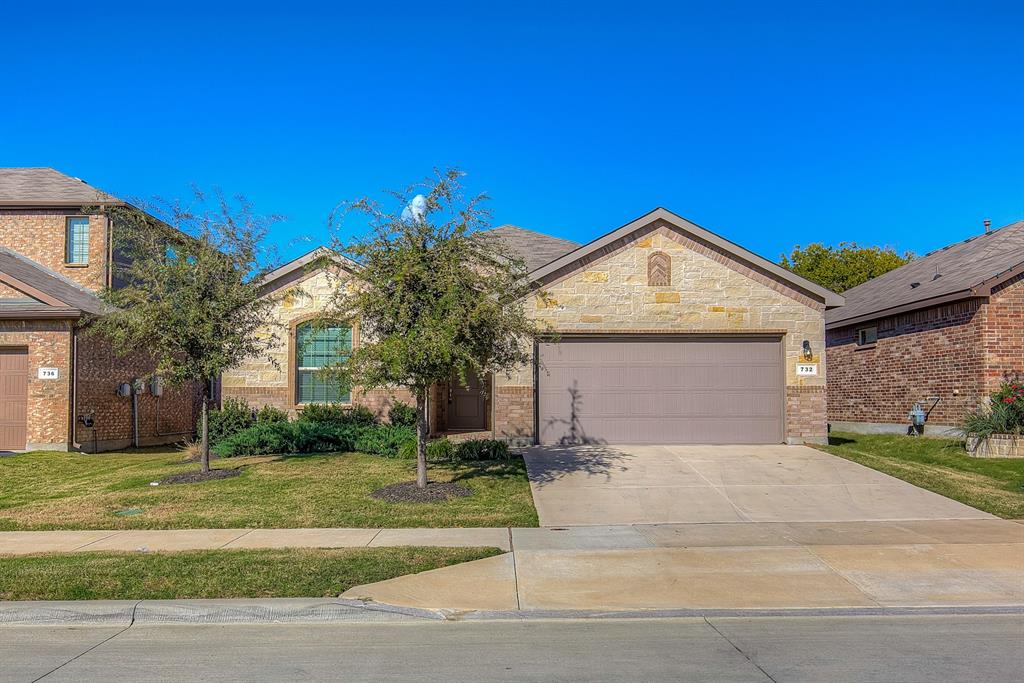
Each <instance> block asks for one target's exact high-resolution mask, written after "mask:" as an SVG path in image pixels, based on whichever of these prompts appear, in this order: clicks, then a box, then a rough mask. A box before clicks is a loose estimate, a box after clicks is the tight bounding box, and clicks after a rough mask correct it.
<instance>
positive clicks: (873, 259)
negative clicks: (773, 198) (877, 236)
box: [779, 242, 914, 293]
mask: <svg viewBox="0 0 1024 683" xmlns="http://www.w3.org/2000/svg"><path fill="white" fill-rule="evenodd" d="M913 258H914V254H913V252H909V251H907V252H904V253H903V255H902V256H901V255H900V254H898V253H896V250H895V249H893V248H891V247H862V246H860V245H858V244H857V243H856V242H840V243H839V246H836V247H832V246H825V245H824V244H821V243H819V242H815V243H813V244H808V245H807V246H806V247H801V246H800V245H797V246H795V247H793V252H792V253H791V254H790V255H789V256H786V255H785V254H783V255H782V258H781V259H780V260H779V265H781V266H783V267H784V268H788V269H789V270H791V271H793V272H794V273H796V274H797V275H800V276H801V277H805V278H807V279H808V280H810V281H811V282H816V283H818V284H819V285H821V286H822V287H825V288H827V289H831V290H832V291H833V292H839V293H842V292H845V291H846V290H848V289H850V288H852V287H856V286H857V285H860V284H863V283H865V282H867V281H868V280H870V279H872V278H876V277H878V276H879V275H882V274H884V273H888V272H889V271H890V270H893V269H894V268H899V267H900V266H902V265H903V264H905V263H908V262H909V261H911V260H912V259H913Z"/></svg>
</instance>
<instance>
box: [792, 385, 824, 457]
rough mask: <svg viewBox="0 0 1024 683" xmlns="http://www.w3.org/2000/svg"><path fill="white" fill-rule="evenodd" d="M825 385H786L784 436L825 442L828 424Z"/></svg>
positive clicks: (796, 439) (798, 439)
mask: <svg viewBox="0 0 1024 683" xmlns="http://www.w3.org/2000/svg"><path fill="white" fill-rule="evenodd" d="M825 394H826V392H825V387H795V386H790V387H786V437H787V438H788V439H791V440H794V441H811V442H816V443H817V442H821V443H823V442H825V441H827V440H828V426H827V424H826V422H825V421H824V420H822V419H821V416H822V415H824V414H825V411H826V396H825Z"/></svg>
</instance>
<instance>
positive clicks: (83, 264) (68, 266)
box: [64, 262, 89, 268]
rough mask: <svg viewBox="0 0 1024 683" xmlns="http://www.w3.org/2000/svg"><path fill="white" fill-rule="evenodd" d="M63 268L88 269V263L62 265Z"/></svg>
mask: <svg viewBox="0 0 1024 683" xmlns="http://www.w3.org/2000/svg"><path fill="white" fill-rule="evenodd" d="M64 267H65V268H88V267H89V264H88V263H66V262H65V263H64Z"/></svg>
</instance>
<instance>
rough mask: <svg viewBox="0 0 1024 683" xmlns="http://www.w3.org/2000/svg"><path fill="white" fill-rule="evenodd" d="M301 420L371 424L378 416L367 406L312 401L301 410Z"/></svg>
mask: <svg viewBox="0 0 1024 683" xmlns="http://www.w3.org/2000/svg"><path fill="white" fill-rule="evenodd" d="M298 421H299V422H323V423H328V424H335V425H360V426H369V425H373V424H376V423H377V417H376V416H375V415H374V414H373V411H372V410H370V409H369V408H367V407H366V406H342V405H338V404H336V403H310V404H309V405H307V406H306V407H304V408H303V409H302V410H301V411H299V420H298Z"/></svg>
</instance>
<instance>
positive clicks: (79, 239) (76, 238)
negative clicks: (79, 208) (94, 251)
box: [64, 216, 89, 266]
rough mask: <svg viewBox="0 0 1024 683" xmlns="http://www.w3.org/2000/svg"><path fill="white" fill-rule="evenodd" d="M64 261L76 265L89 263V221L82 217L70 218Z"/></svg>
mask: <svg viewBox="0 0 1024 683" xmlns="http://www.w3.org/2000/svg"><path fill="white" fill-rule="evenodd" d="M65 241H66V243H67V244H66V249H65V252H64V261H65V262H66V263H71V264H74V265H81V266H84V265H87V264H88V263H89V219H88V218H83V217H81V216H75V217H71V218H68V224H67V238H66V240H65Z"/></svg>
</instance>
